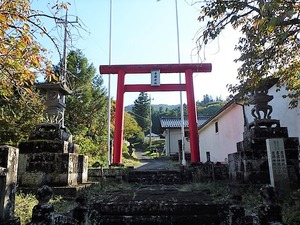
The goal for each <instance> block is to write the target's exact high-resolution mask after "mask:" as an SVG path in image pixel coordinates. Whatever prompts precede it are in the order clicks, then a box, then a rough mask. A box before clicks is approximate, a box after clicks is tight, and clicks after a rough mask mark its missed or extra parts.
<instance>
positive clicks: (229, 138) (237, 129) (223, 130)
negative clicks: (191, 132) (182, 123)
mask: <svg viewBox="0 0 300 225" xmlns="http://www.w3.org/2000/svg"><path fill="white" fill-rule="evenodd" d="M286 93H287V92H286V90H285V89H284V88H283V89H282V90H281V91H279V92H276V87H275V86H274V87H272V88H271V89H270V90H269V93H268V94H269V95H273V100H271V101H270V102H269V104H270V105H271V106H272V107H273V112H272V114H271V117H272V119H277V120H279V121H280V125H281V126H282V127H288V132H289V136H290V137H298V138H299V139H300V106H298V107H297V108H296V109H289V102H290V99H288V98H283V97H282V95H284V94H286ZM252 108H253V105H249V106H245V114H246V117H247V120H248V122H249V123H251V122H253V120H254V118H253V116H252V115H251V109H252ZM215 122H218V128H219V131H218V132H217V133H216V132H215ZM243 132H244V118H243V109H242V106H240V105H237V104H232V105H231V106H230V107H229V108H227V109H225V110H224V112H222V113H220V114H219V115H218V116H217V117H216V118H214V120H213V121H211V122H210V123H209V124H207V125H206V126H205V127H204V128H202V129H201V130H200V131H199V142H200V143H199V144H200V160H201V162H206V160H207V159H206V152H210V155H211V161H213V162H217V161H219V162H223V161H224V160H225V158H227V155H228V154H229V153H233V152H236V143H237V142H239V141H242V140H243Z"/></svg>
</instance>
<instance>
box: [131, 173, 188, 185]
mask: <svg viewBox="0 0 300 225" xmlns="http://www.w3.org/2000/svg"><path fill="white" fill-rule="evenodd" d="M127 181H128V182H129V183H142V184H182V183H184V180H183V176H182V174H181V173H180V172H179V171H176V170H153V171H135V170H134V171H130V172H129V173H128V176H127Z"/></svg>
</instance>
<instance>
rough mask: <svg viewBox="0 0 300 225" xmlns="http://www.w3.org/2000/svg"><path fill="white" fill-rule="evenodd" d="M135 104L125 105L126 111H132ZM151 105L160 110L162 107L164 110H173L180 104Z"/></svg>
mask: <svg viewBox="0 0 300 225" xmlns="http://www.w3.org/2000/svg"><path fill="white" fill-rule="evenodd" d="M133 106H134V105H133V104H132V105H127V106H125V111H127V112H129V111H132V107H133ZM151 106H152V108H153V109H154V110H159V109H160V108H162V109H163V110H164V109H170V110H172V109H176V108H178V107H179V106H180V105H179V104H178V105H167V104H158V105H151Z"/></svg>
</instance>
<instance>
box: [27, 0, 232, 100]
mask: <svg viewBox="0 0 300 225" xmlns="http://www.w3.org/2000/svg"><path fill="white" fill-rule="evenodd" d="M49 2H50V3H51V4H53V3H54V2H55V0H34V1H33V3H32V4H33V5H32V6H33V8H35V9H40V10H42V11H44V12H45V13H47V12H48V9H47V3H49ZM69 2H70V4H71V5H70V6H69V15H70V17H69V20H71V21H74V20H75V19H76V17H75V16H78V17H79V19H80V21H81V22H80V23H81V24H82V25H83V26H84V28H85V29H86V30H88V32H85V31H80V36H81V37H80V38H79V36H78V34H77V32H76V30H75V29H71V33H72V36H73V37H72V38H73V43H72V46H71V44H70V43H69V48H70V49H71V48H73V49H74V47H76V48H78V49H81V50H82V52H83V53H84V55H85V56H86V57H87V58H88V60H89V62H90V63H93V64H94V66H95V67H96V68H97V70H98V67H99V65H108V64H109V10H110V8H109V6H110V0H69ZM192 3H193V0H178V16H179V17H178V19H179V33H180V36H179V40H180V42H179V44H180V61H181V63H199V62H205V63H212V66H213V70H212V72H211V73H198V74H194V89H195V99H196V100H200V101H201V100H202V98H203V95H204V94H209V95H211V96H212V97H214V98H215V97H216V96H222V97H223V99H225V98H226V97H227V96H228V95H229V93H228V91H227V88H226V84H228V83H237V81H236V79H235V77H236V75H237V65H236V64H235V63H234V62H233V60H234V59H235V58H237V57H238V52H234V51H233V48H234V45H235V44H236V43H237V37H238V33H237V32H236V31H233V30H230V29H228V30H226V31H225V32H223V33H222V35H221V37H220V38H219V39H218V40H216V41H214V42H213V43H210V44H209V45H208V46H207V47H206V50H205V55H204V54H203V53H201V54H197V53H196V51H195V48H196V44H195V38H196V36H195V35H196V33H197V31H198V30H199V29H200V28H201V27H202V26H203V25H204V24H202V23H200V22H198V21H197V17H198V15H199V8H200V5H199V4H196V5H194V6H191V4H192ZM62 16H63V15H62ZM45 25H46V26H47V29H48V30H50V29H51V28H52V27H54V26H55V24H54V23H53V22H50V21H49V22H47V23H46V24H45ZM176 32H177V31H176V11H175V0H160V1H157V0H142V1H141V0H126V1H125V0H113V4H112V40H111V41H112V54H111V64H160V63H178V55H177V33H176ZM53 34H55V35H57V36H58V37H59V36H61V34H62V29H57V30H55V31H53ZM41 41H42V43H44V44H45V47H47V48H49V49H53V53H52V55H51V56H50V57H51V59H52V60H53V62H54V64H56V63H57V62H58V54H57V53H56V51H55V49H54V46H53V45H52V44H51V43H50V42H49V41H47V40H45V38H43V40H41ZM103 78H104V82H105V86H107V85H108V75H103ZM116 78H117V76H116V75H112V76H111V96H112V97H114V98H115V96H116V82H117V79H116ZM182 78H183V77H182ZM183 81H184V79H183ZM125 82H126V83H128V84H129V83H130V84H134V83H150V74H147V75H126V80H125ZM161 83H178V74H161ZM183 93H184V92H183ZM138 94H139V93H126V94H125V105H129V104H133V102H134V100H135V99H136V98H137V96H138ZM149 94H151V97H152V98H153V100H152V103H153V104H179V102H180V97H179V92H151V93H149ZM183 101H184V102H186V97H185V94H183Z"/></svg>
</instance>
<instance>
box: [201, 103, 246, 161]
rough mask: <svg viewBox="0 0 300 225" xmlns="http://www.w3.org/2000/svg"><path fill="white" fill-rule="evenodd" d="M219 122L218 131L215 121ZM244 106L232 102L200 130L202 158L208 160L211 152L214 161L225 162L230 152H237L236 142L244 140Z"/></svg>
mask: <svg viewBox="0 0 300 225" xmlns="http://www.w3.org/2000/svg"><path fill="white" fill-rule="evenodd" d="M216 122H217V123H218V132H216V130H215V123H216ZM243 131H244V118H243V108H242V106H240V105H237V104H232V105H231V106H229V107H228V108H227V109H226V110H224V112H222V113H221V114H220V115H219V116H218V117H216V118H215V120H213V121H211V122H210V123H209V124H207V125H206V126H205V127H204V128H202V129H201V130H200V132H199V145H200V160H201V162H206V161H207V158H206V152H210V157H211V161H212V162H224V161H226V159H227V157H228V156H227V155H228V153H232V152H236V143H237V142H239V141H242V140H243Z"/></svg>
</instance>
